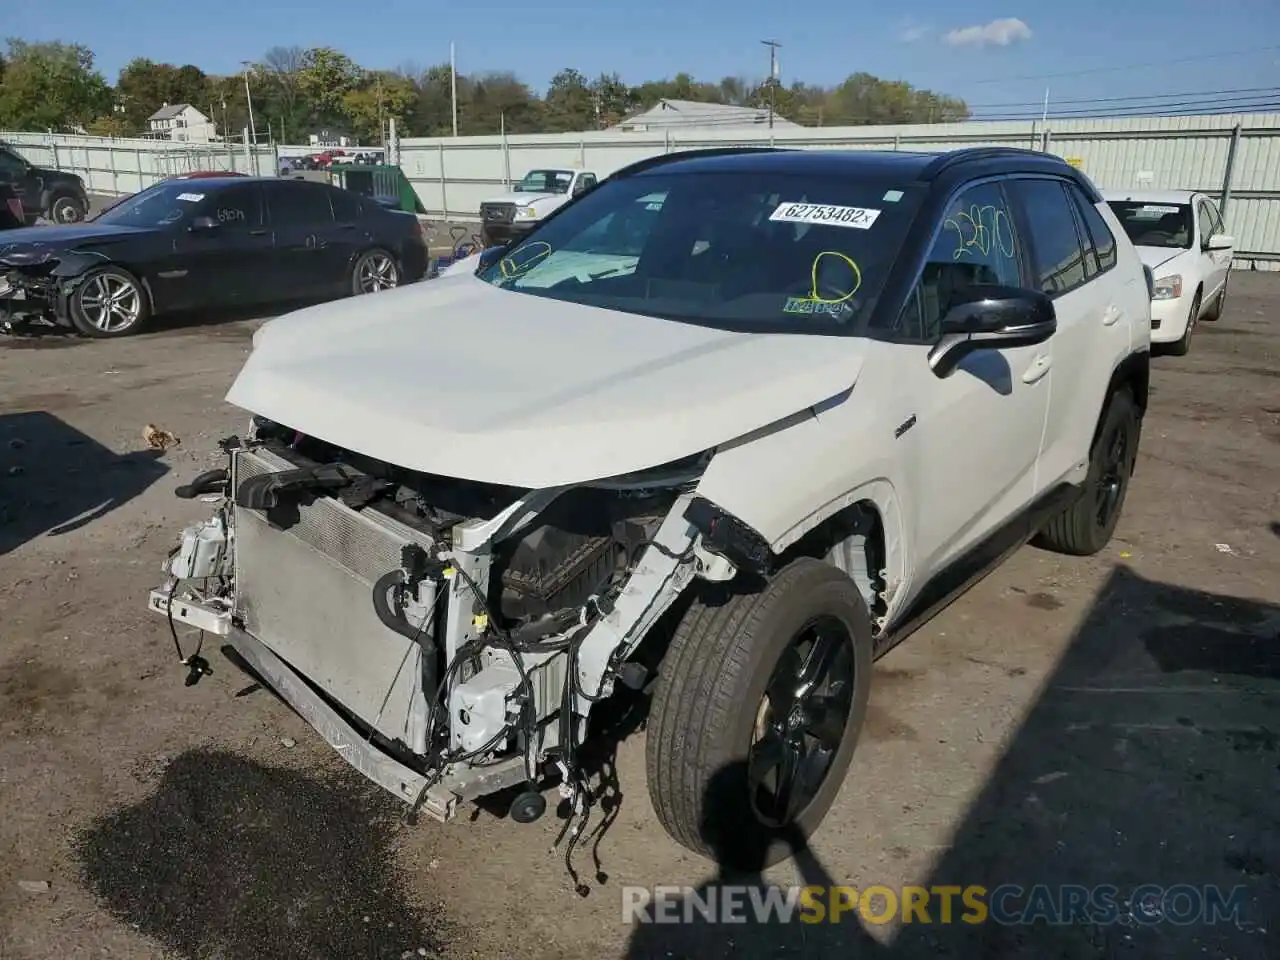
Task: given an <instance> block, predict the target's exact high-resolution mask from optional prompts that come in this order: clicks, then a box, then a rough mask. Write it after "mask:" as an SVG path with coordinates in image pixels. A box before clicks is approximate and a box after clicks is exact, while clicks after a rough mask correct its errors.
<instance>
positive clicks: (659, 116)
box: [610, 100, 800, 130]
mask: <svg viewBox="0 0 1280 960" xmlns="http://www.w3.org/2000/svg"><path fill="white" fill-rule="evenodd" d="M768 125H769V110H768V108H767V107H763V108H762V107H734V106H729V105H728V104H724V103H700V102H698V101H696V100H659V101H658V102H657V103H656V104H654V105H653V106H652V107H650V108H649V109H648V110H645V111H642V112H641V113H637V114H635V115H634V116H630V117H627V119H625V120H623V121H622V122H621V123H618V124H615V125H614V126H613V127H611V128H610V129H613V130H660V129H663V128H667V127H720V128H724V127H766V126H768ZM773 125H774V126H775V127H783V128H791V129H795V128H798V127H799V126H800V125H799V124H798V123H792V122H791V121H790V120H787V119H785V118H784V117H782V116H780V115H779V114H776V113H775V114H774V116H773Z"/></svg>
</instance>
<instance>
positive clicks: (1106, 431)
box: [1035, 388, 1142, 557]
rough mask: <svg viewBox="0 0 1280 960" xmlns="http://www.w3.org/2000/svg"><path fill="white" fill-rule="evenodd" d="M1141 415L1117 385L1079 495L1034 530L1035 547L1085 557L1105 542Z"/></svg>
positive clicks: (1125, 486) (1119, 506) (1120, 502)
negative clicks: (1043, 524)
mask: <svg viewBox="0 0 1280 960" xmlns="http://www.w3.org/2000/svg"><path fill="white" fill-rule="evenodd" d="M1141 432H1142V419H1141V417H1140V416H1139V414H1138V407H1137V404H1135V403H1134V401H1133V394H1132V393H1130V392H1129V390H1128V389H1127V388H1124V389H1121V390H1118V391H1117V392H1116V393H1114V394H1113V395H1112V397H1111V402H1110V403H1108V404H1107V408H1106V410H1105V412H1104V413H1103V416H1102V423H1101V425H1100V426H1099V428H1098V436H1097V439H1095V440H1094V442H1093V450H1092V452H1091V454H1090V456H1089V473H1088V476H1086V477H1085V481H1084V485H1083V487H1082V488H1081V490H1080V496H1079V497H1078V498H1077V499H1076V500H1075V501H1073V502H1072V504H1071V505H1070V506H1069V507H1067V508H1066V509H1064V510H1063V511H1062V512H1061V513H1059V514H1058V515H1057V516H1055V517H1053V518H1052V519H1051V520H1050V521H1049V522H1048V523H1046V524H1045V526H1044V528H1043V529H1042V530H1041V531H1040V532H1039V533H1038V534H1037V535H1036V538H1035V542H1036V544H1037V545H1038V546H1041V547H1044V548H1046V549H1048V550H1052V551H1054V552H1056V553H1065V554H1067V555H1069V556H1077V557H1090V556H1093V555H1094V554H1095V553H1097V552H1098V551H1100V550H1101V549H1102V548H1103V547H1105V546H1106V545H1107V544H1108V543H1110V542H1111V535H1112V534H1113V533H1114V532H1115V529H1116V524H1117V523H1118V522H1119V520H1120V513H1121V511H1122V510H1123V509H1124V500H1125V495H1126V494H1127V493H1128V491H1129V478H1130V477H1131V476H1132V475H1133V464H1134V461H1135V460H1136V459H1137V456H1138V440H1139V436H1140V435H1141Z"/></svg>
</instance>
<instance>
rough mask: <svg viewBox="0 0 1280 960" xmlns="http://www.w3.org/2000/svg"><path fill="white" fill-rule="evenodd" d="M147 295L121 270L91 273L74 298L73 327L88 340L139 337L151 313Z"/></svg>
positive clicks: (72, 307) (130, 275) (128, 274)
mask: <svg viewBox="0 0 1280 960" xmlns="http://www.w3.org/2000/svg"><path fill="white" fill-rule="evenodd" d="M149 307H150V305H149V304H148V302H147V294H146V291H144V290H143V289H142V284H141V283H139V282H138V281H137V280H136V279H135V278H134V277H133V275H132V274H130V273H128V272H127V271H125V270H121V269H120V268H119V267H99V268H98V269H96V270H91V271H90V272H89V273H87V274H86V275H85V276H84V278H83V279H82V280H81V281H80V284H79V286H77V287H76V289H75V291H74V292H73V293H72V294H71V299H70V302H69V303H68V313H69V314H70V316H71V323H72V325H73V326H74V327H75V328H76V330H78V331H79V332H80V333H82V334H84V335H85V336H86V337H98V338H104V337H124V336H128V335H129V334H131V333H136V332H137V331H138V329H139V328H141V327H142V325H143V324H144V323H146V321H147V316H148V314H149V312H150V309H149Z"/></svg>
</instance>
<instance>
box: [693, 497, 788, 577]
mask: <svg viewBox="0 0 1280 960" xmlns="http://www.w3.org/2000/svg"><path fill="white" fill-rule="evenodd" d="M684 518H685V519H686V520H688V521H689V523H690V524H691V525H692V526H693V528H694V529H695V530H697V531H698V532H699V533H700V534H702V545H703V546H704V547H705V548H706V549H708V550H710V551H711V552H712V553H716V554H719V555H720V556H722V557H724V558H725V559H726V560H728V561H729V562H730V563H732V564H733V565H734V566H735V567H738V568H739V569H742V570H750V571H752V572H753V573H759V574H764V573H767V572H768V571H769V570H770V568H771V567H772V565H773V559H774V557H773V549H772V548H771V547H770V546H769V541H768V540H766V539H765V538H764V537H763V536H762V535H761V534H760V533H758V532H757V531H755V530H753V529H752V528H751V527H749V526H748V525H747V524H745V523H743V522H742V521H741V520H739V519H738V518H737V517H735V516H734V515H733V514H731V513H729V512H728V511H727V510H724V509H723V508H721V507H719V506H717V505H716V504H714V503H712V502H711V501H710V500H708V499H706V498H705V497H694V498H693V499H692V500H691V501H689V505H688V506H687V507H685V511H684Z"/></svg>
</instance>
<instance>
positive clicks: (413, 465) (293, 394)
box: [227, 275, 865, 488]
mask: <svg viewBox="0 0 1280 960" xmlns="http://www.w3.org/2000/svg"><path fill="white" fill-rule="evenodd" d="M864 352H865V344H864V343H863V341H861V340H860V339H857V338H845V337H840V338H837V337H821V336H803V335H798V334H788V335H780V334H770V335H765V334H745V333H727V332H725V331H721V330H712V329H709V328H707V327H698V326H693V325H690V324H683V323H674V322H671V321H666V320H659V319H656V318H652V317H642V316H637V315H635V314H626V313H614V312H611V311H608V310H602V309H598V308H596V307H588V306H582V305H578V304H569V303H564V302H561V301H556V300H551V299H549V298H545V297H540V296H535V295H531V294H525V293H515V292H511V291H506V290H501V289H499V288H497V287H493V286H490V285H489V284H486V283H484V282H483V281H481V280H478V279H476V278H475V277H473V276H470V275H460V276H453V277H449V278H445V279H439V280H432V281H427V282H424V283H418V284H411V285H409V286H405V287H400V288H398V289H395V290H391V291H387V292H383V293H378V294H372V295H367V296H363V297H355V298H351V299H345V300H339V301H335V302H333V303H327V304H322V305H321V306H318V307H311V308H308V309H305V310H300V311H298V312H296V313H292V314H289V315H287V316H284V317H280V318H278V319H276V320H272V321H270V322H269V323H267V324H266V325H265V326H263V327H262V328H261V329H260V330H259V332H258V334H257V336H256V337H255V346H254V349H253V352H252V353H251V354H250V356H249V359H248V361H247V362H246V363H245V366H244V368H243V369H242V370H241V371H240V375H239V376H238V377H237V378H236V381H235V382H234V383H233V384H232V386H231V390H230V392H229V393H228V394H227V400H228V401H230V402H231V403H233V404H235V405H236V406H239V407H241V408H243V409H245V410H248V411H250V412H252V413H256V414H258V415H260V416H263V417H266V418H267V419H269V420H274V421H276V422H278V423H282V424H285V425H286V426H289V427H292V428H293V429H295V430H299V431H301V432H302V433H305V434H308V435H311V436H314V437H318V438H320V439H322V440H326V441H328V442H330V443H334V444H337V445H338V446H342V447H346V448H347V449H350V450H354V451H356V452H358V453H362V454H364V455H366V456H369V457H374V458H376V459H379V460H385V461H387V462H389V463H393V464H397V465H399V466H402V467H407V468H409V469H413V470H421V471H424V472H427V473H435V474H440V475H444V476H450V477H457V478H460V479H467V480H477V481H484V482H489V483H498V484H508V485H511V486H517V487H528V488H536V487H550V486H559V485H562V484H571V483H583V482H587V481H590V480H596V479H600V478H602V477H611V476H617V475H620V474H624V473H630V472H632V471H635V470H642V469H645V468H648V467H654V466H658V465H660V464H664V463H668V462H670V461H672V460H678V459H680V458H681V457H685V456H689V455H691V454H696V453H699V452H701V451H703V450H706V449H709V448H711V447H714V446H716V445H718V444H721V443H724V442H725V441H728V440H733V439H736V438H738V437H741V436H742V435H744V434H747V433H750V432H751V431H753V430H756V429H758V428H760V427H763V426H767V425H769V424H771V423H774V422H775V421H777V420H780V419H782V418H784V417H787V416H790V415H791V414H793V413H797V412H799V411H801V410H804V409H806V408H808V407H811V406H813V405H815V404H817V403H820V402H821V401H823V400H826V399H828V398H830V397H832V396H834V395H836V394H838V393H841V392H842V391H844V390H846V389H848V388H849V387H851V386H852V385H853V383H854V381H855V380H856V379H857V376H858V373H859V370H860V369H861V365H862V359H863V356H864Z"/></svg>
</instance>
